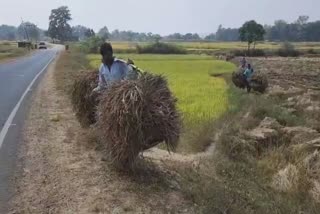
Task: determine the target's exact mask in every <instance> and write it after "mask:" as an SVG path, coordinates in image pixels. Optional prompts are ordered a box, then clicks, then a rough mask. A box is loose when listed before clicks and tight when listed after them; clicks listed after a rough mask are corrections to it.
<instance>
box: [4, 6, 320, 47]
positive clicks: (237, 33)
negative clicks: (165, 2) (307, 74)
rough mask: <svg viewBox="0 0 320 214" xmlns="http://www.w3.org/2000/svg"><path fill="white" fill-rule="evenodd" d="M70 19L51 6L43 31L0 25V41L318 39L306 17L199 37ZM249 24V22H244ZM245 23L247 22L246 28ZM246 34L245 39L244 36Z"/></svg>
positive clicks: (319, 29) (317, 24) (318, 30)
mask: <svg viewBox="0 0 320 214" xmlns="http://www.w3.org/2000/svg"><path fill="white" fill-rule="evenodd" d="M70 20H72V17H71V13H70V10H69V8H68V7H66V6H62V7H59V8H57V9H53V10H52V11H51V14H50V16H49V28H48V30H43V29H40V28H39V27H37V26H36V25H35V24H34V23H31V22H24V23H22V24H20V25H19V26H18V27H14V26H8V25H0V40H27V39H28V40H34V41H38V40H42V39H48V38H51V39H54V40H60V41H83V40H86V39H88V38H90V37H94V36H99V37H100V38H103V39H108V40H111V41H137V42H138V41H140V42H143V41H159V40H164V41H248V40H252V41H248V42H249V45H251V44H252V43H253V45H254V46H255V42H256V41H262V40H268V41H294V42H299V41H320V21H314V22H310V21H309V17H308V16H300V17H299V18H298V19H297V20H296V21H294V22H293V23H287V22H286V21H284V20H277V21H275V23H274V24H273V25H264V26H262V25H260V24H258V23H256V22H255V21H254V20H252V21H248V22H246V23H245V24H244V25H243V26H242V27H241V28H225V27H223V26H222V25H220V26H219V27H218V29H217V31H216V32H215V33H211V34H209V35H207V36H206V37H204V38H201V37H200V36H199V35H198V34H197V33H186V34H181V33H174V34H170V35H167V36H160V35H159V34H153V33H139V32H134V31H120V30H117V29H116V30H113V31H112V32H110V31H109V29H108V27H107V26H104V27H102V28H101V29H100V30H99V31H98V32H95V31H94V30H93V29H90V28H88V27H86V26H82V25H77V26H70V24H69V21H70ZM248 23H249V25H248ZM250 23H251V24H253V23H255V24H257V25H256V26H255V27H257V26H258V29H256V30H258V31H260V33H259V32H257V33H258V34H259V35H258V36H257V35H255V36H257V38H254V37H255V36H253V35H251V38H249V37H250V36H247V35H246V32H247V31H243V29H244V27H245V29H247V30H248V29H249V28H250V27H252V26H253V25H250ZM246 25H248V26H247V27H246ZM252 36H253V37H252ZM246 37H247V38H246Z"/></svg>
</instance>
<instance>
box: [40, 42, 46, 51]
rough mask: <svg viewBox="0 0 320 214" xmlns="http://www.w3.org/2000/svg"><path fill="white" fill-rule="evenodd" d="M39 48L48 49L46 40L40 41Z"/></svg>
mask: <svg viewBox="0 0 320 214" xmlns="http://www.w3.org/2000/svg"><path fill="white" fill-rule="evenodd" d="M38 49H47V45H46V43H45V42H39V45H38Z"/></svg>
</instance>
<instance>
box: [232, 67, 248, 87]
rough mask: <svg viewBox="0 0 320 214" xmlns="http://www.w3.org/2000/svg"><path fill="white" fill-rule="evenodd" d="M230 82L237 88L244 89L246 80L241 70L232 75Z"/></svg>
mask: <svg viewBox="0 0 320 214" xmlns="http://www.w3.org/2000/svg"><path fill="white" fill-rule="evenodd" d="M232 82H233V84H234V85H235V86H236V87H238V88H241V89H243V88H245V87H246V80H245V77H244V75H243V70H242V69H239V70H238V71H236V72H233V73H232Z"/></svg>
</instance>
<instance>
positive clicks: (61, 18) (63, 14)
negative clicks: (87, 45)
mask: <svg viewBox="0 0 320 214" xmlns="http://www.w3.org/2000/svg"><path fill="white" fill-rule="evenodd" d="M71 19H72V18H71V14H70V10H69V8H68V7H67V6H62V7H59V8H57V9H53V10H52V11H51V15H50V17H49V29H48V34H49V36H50V37H51V38H52V39H58V40H60V41H62V42H64V41H66V40H68V39H69V38H71V35H72V30H71V26H70V25H69V23H68V22H69V21H70V20H71Z"/></svg>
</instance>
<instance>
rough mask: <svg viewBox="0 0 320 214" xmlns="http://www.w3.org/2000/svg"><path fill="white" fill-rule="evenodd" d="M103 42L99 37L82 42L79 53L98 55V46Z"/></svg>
mask: <svg viewBox="0 0 320 214" xmlns="http://www.w3.org/2000/svg"><path fill="white" fill-rule="evenodd" d="M104 42H105V40H104V39H103V38H101V37H99V36H93V37H90V38H89V39H87V40H86V41H84V42H82V44H81V51H83V52H86V53H98V51H99V48H100V46H101V45H102V44H103V43H104Z"/></svg>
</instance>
